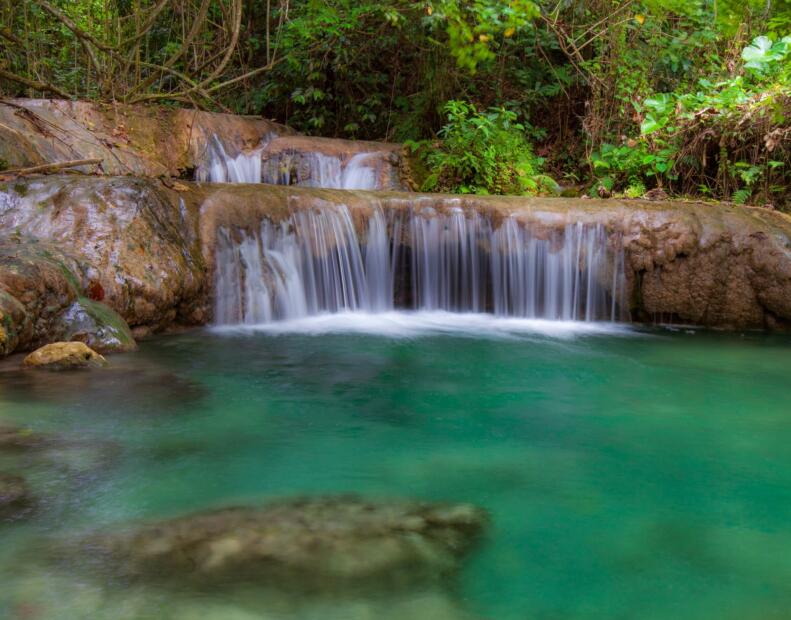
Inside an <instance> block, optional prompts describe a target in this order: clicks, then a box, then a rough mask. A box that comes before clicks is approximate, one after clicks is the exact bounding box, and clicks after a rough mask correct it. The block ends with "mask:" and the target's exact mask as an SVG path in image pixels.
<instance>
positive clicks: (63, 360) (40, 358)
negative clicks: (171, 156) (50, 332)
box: [22, 342, 107, 370]
mask: <svg viewBox="0 0 791 620" xmlns="http://www.w3.org/2000/svg"><path fill="white" fill-rule="evenodd" d="M22 364H23V365H24V366H25V367H27V368H45V369H47V370H70V369H76V368H101V367H103V366H106V365H107V360H105V359H104V357H102V356H101V355H99V354H98V353H97V352H96V351H94V350H92V349H91V348H90V347H88V346H87V345H86V344H85V343H83V342H53V343H52V344H47V345H44V346H43V347H41V348H40V349H36V350H35V351H33V353H31V354H30V355H28V356H27V357H26V358H25V359H24V360H23V362H22Z"/></svg>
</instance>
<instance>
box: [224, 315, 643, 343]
mask: <svg viewBox="0 0 791 620" xmlns="http://www.w3.org/2000/svg"><path fill="white" fill-rule="evenodd" d="M214 331H216V332H217V333H223V334H240V335H246V334H250V333H257V332H262V333H266V334H271V335H285V334H302V335H307V336H320V335H324V334H366V335H375V336H384V337H387V338H416V337H420V336H431V335H454V336H469V337H471V338H495V339H509V340H510V339H515V338H533V337H536V336H537V337H546V338H560V339H571V338H576V337H580V336H597V335H608V336H613V335H623V336H626V335H628V336H635V335H640V333H639V332H637V331H634V330H633V329H631V328H629V327H627V326H626V325H624V324H619V323H610V322H583V321H549V320H547V319H524V318H514V317H500V316H495V315H493V314H485V313H459V312H445V311H441V310H436V311H418V312H416V311H394V310H391V311H388V312H376V313H372V312H337V313H334V314H318V315H316V316H308V317H302V318H296V319H288V320H284V321H274V322H271V323H260V324H258V325H233V326H229V325H224V326H217V327H215V328H214Z"/></svg>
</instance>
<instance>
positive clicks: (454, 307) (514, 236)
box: [215, 205, 623, 325]
mask: <svg viewBox="0 0 791 620" xmlns="http://www.w3.org/2000/svg"><path fill="white" fill-rule="evenodd" d="M216 265H217V268H216V304H215V322H216V323H217V324H219V325H238V324H246V325H258V324H262V323H270V322H272V321H284V320H289V321H291V320H294V319H300V318H304V317H309V316H315V315H319V314H324V313H339V312H360V311H364V312H374V313H375V312H379V313H381V312H388V311H391V310H393V309H394V308H396V307H403V308H407V309H413V310H420V311H445V312H459V313H483V312H491V313H493V314H495V315H497V316H502V317H520V318H529V319H546V320H556V321H602V320H609V321H614V320H616V319H618V318H620V308H619V306H620V303H619V298H618V295H619V294H620V293H621V292H622V291H623V261H622V258H621V254H620V251H617V249H612V248H608V245H607V236H606V233H605V231H604V229H603V228H602V227H601V226H596V225H583V224H581V223H577V224H570V225H567V226H566V227H565V229H563V231H562V233H556V234H555V235H554V236H551V237H550V238H539V237H538V236H536V235H535V234H534V233H533V231H532V230H531V229H530V228H526V227H524V226H523V225H521V224H520V223H519V222H518V221H517V220H516V219H515V218H506V219H505V220H504V221H503V222H502V224H500V226H499V227H497V228H494V227H493V226H492V223H491V221H490V220H489V219H487V218H485V217H483V216H481V215H480V214H478V213H472V214H466V213H464V212H463V211H462V210H461V209H457V210H452V211H451V212H450V213H448V214H443V213H435V212H433V211H431V210H424V211H421V212H420V213H415V212H411V211H410V212H404V211H392V212H389V213H388V214H385V213H383V212H382V211H381V210H379V209H374V211H373V214H372V215H371V217H370V218H369V220H368V226H367V230H366V231H365V235H364V238H362V239H361V238H359V237H358V235H357V232H356V231H355V228H354V224H353V222H352V218H351V214H350V213H349V210H348V209H347V208H346V207H345V206H339V205H332V206H325V207H322V208H321V209H304V210H299V211H296V212H294V213H293V214H292V216H291V217H290V219H289V220H288V221H287V222H283V223H282V224H280V225H273V224H272V223H271V222H269V221H268V220H264V222H263V223H262V224H261V228H260V230H258V231H255V233H250V232H245V231H242V230H239V231H235V232H234V233H232V232H229V231H227V230H221V231H219V233H218V239H217V251H216ZM613 292H614V294H613Z"/></svg>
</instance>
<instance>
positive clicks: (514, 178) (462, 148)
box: [408, 100, 558, 194]
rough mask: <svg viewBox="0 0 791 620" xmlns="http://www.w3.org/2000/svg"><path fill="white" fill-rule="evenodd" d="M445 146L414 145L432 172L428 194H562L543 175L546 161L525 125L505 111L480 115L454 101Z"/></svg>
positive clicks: (449, 105)
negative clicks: (536, 147)
mask: <svg viewBox="0 0 791 620" xmlns="http://www.w3.org/2000/svg"><path fill="white" fill-rule="evenodd" d="M443 111H444V112H445V114H446V115H447V120H448V122H447V124H446V125H445V126H444V127H443V128H442V129H441V130H440V132H439V138H440V139H441V141H440V142H437V143H428V142H425V141H424V142H410V143H408V146H410V147H411V148H412V150H413V152H415V153H416V154H417V155H418V157H419V158H420V159H421V162H422V164H423V166H424V168H425V169H426V177H425V180H424V181H423V183H422V186H421V189H422V190H423V191H440V192H458V193H462V194H536V193H541V192H556V191H557V190H558V186H557V183H555V181H553V180H552V179H551V178H550V177H549V176H547V175H544V174H541V165H542V164H543V161H544V160H543V159H542V158H540V157H537V156H536V155H535V154H534V153H533V149H532V147H531V145H530V142H529V141H528V139H527V137H526V133H525V127H524V125H522V124H520V123H517V122H516V120H517V115H516V113H514V112H512V111H510V110H506V109H505V108H490V109H489V110H487V111H486V112H479V111H478V110H477V109H476V108H475V106H473V105H472V104H470V103H467V102H464V101H457V100H451V101H448V102H447V103H446V104H445V106H444V108H443Z"/></svg>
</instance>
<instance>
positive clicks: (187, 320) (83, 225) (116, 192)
mask: <svg viewBox="0 0 791 620" xmlns="http://www.w3.org/2000/svg"><path fill="white" fill-rule="evenodd" d="M2 189H5V192H4V191H2ZM3 196H5V205H6V206H5V208H0V231H16V233H18V240H17V242H16V243H15V239H7V240H5V241H2V239H0V257H1V256H2V248H3V247H7V248H8V250H7V252H6V253H7V254H8V255H9V257H10V258H9V260H18V259H19V257H20V256H21V254H20V253H21V252H25V254H24V258H26V260H27V258H28V257H29V260H27V262H28V263H31V264H32V265H33V266H35V267H36V268H37V269H39V270H45V272H44V274H43V275H50V274H51V277H50V278H49V279H46V278H44V277H42V276H41V275H39V276H37V277H33V274H31V277H27V278H26V279H25V280H24V281H18V285H16V286H14V287H13V289H12V288H11V287H10V286H4V281H3V270H2V266H3V265H2V262H0V288H3V289H5V290H7V291H8V292H9V293H10V294H12V296H14V297H16V298H17V299H18V300H19V301H20V302H22V304H23V306H24V307H25V309H26V311H27V315H28V316H29V318H30V320H31V321H32V322H33V324H34V326H36V327H37V329H36V330H35V333H34V334H32V335H31V337H30V338H29V339H28V340H29V341H30V342H31V346H35V344H36V343H37V344H39V345H40V344H44V343H46V342H52V341H53V339H54V336H53V333H54V332H53V330H60V331H61V332H62V333H63V332H68V331H69V330H68V329H66V327H68V319H69V318H71V319H74V320H77V321H78V323H81V324H83V325H85V324H90V323H94V324H96V325H98V326H105V329H103V331H104V332H105V333H106V332H107V329H106V325H107V324H108V323H109V324H110V325H114V324H119V321H118V319H117V317H116V316H115V315H113V316H112V317H108V312H107V311H104V310H103V308H104V306H100V305H95V304H99V303H101V304H104V305H105V306H107V307H108V308H110V309H112V310H113V311H114V312H115V313H117V314H118V315H120V317H121V318H122V319H123V321H126V323H127V325H128V326H129V327H130V328H132V329H137V330H138V331H141V330H145V331H149V332H153V331H158V330H161V329H166V328H170V327H172V326H173V325H174V324H186V325H193V324H196V323H204V322H206V307H207V304H208V302H207V298H206V297H205V290H204V289H205V286H206V280H205V265H204V261H203V257H202V256H201V253H200V247H199V245H198V240H197V233H196V229H197V208H196V206H195V205H194V204H187V203H185V201H184V200H182V199H181V194H180V193H179V192H177V191H174V190H170V189H168V188H166V187H165V186H164V185H162V184H160V183H159V181H157V180H153V179H134V178H129V177H124V178H118V177H113V178H97V177H79V178H78V177H68V176H63V177H58V178H57V179H56V178H55V177H47V178H45V179H41V178H32V179H25V180H20V181H18V182H17V183H14V184H13V185H9V186H7V187H6V188H0V200H2V197H3ZM190 203H192V200H190ZM56 250H57V254H56V253H55V251H56ZM50 281H51V282H53V285H52V286H50V287H49V288H48V289H46V290H42V289H43V287H42V284H41V283H46V282H50ZM55 283H57V287H56V286H55ZM50 289H51V290H50ZM60 290H62V291H63V294H61V295H56V293H57V292H58V291H60ZM24 295H28V296H29V297H30V299H29V300H28V301H26V299H23V296H24ZM87 299H90V300H91V301H92V302H94V303H93V304H91V303H90V302H89V301H87ZM37 300H40V303H38V304H37V303H36V301H37ZM76 302H77V303H78V304H79V308H77V307H75V306H74V304H75V303H76ZM85 315H88V317H90V318H88V317H86V316H85ZM76 331H77V332H78V333H79V332H83V333H86V334H90V333H95V332H86V331H85V329H84V328H78V329H77V330H76ZM114 331H115V334H114V336H113V338H114V339H116V340H119V341H121V342H122V343H123V342H124V339H125V338H127V336H126V335H125V334H124V337H123V338H121V337H119V335H120V334H122V333H123V332H125V329H123V328H118V329H115V330H114ZM103 338H104V336H102V335H98V336H96V339H97V341H102V340H103ZM61 339H65V336H62V337H61ZM113 346H114V347H115V346H116V345H113ZM24 347H25V343H24V342H20V344H19V348H24Z"/></svg>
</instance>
